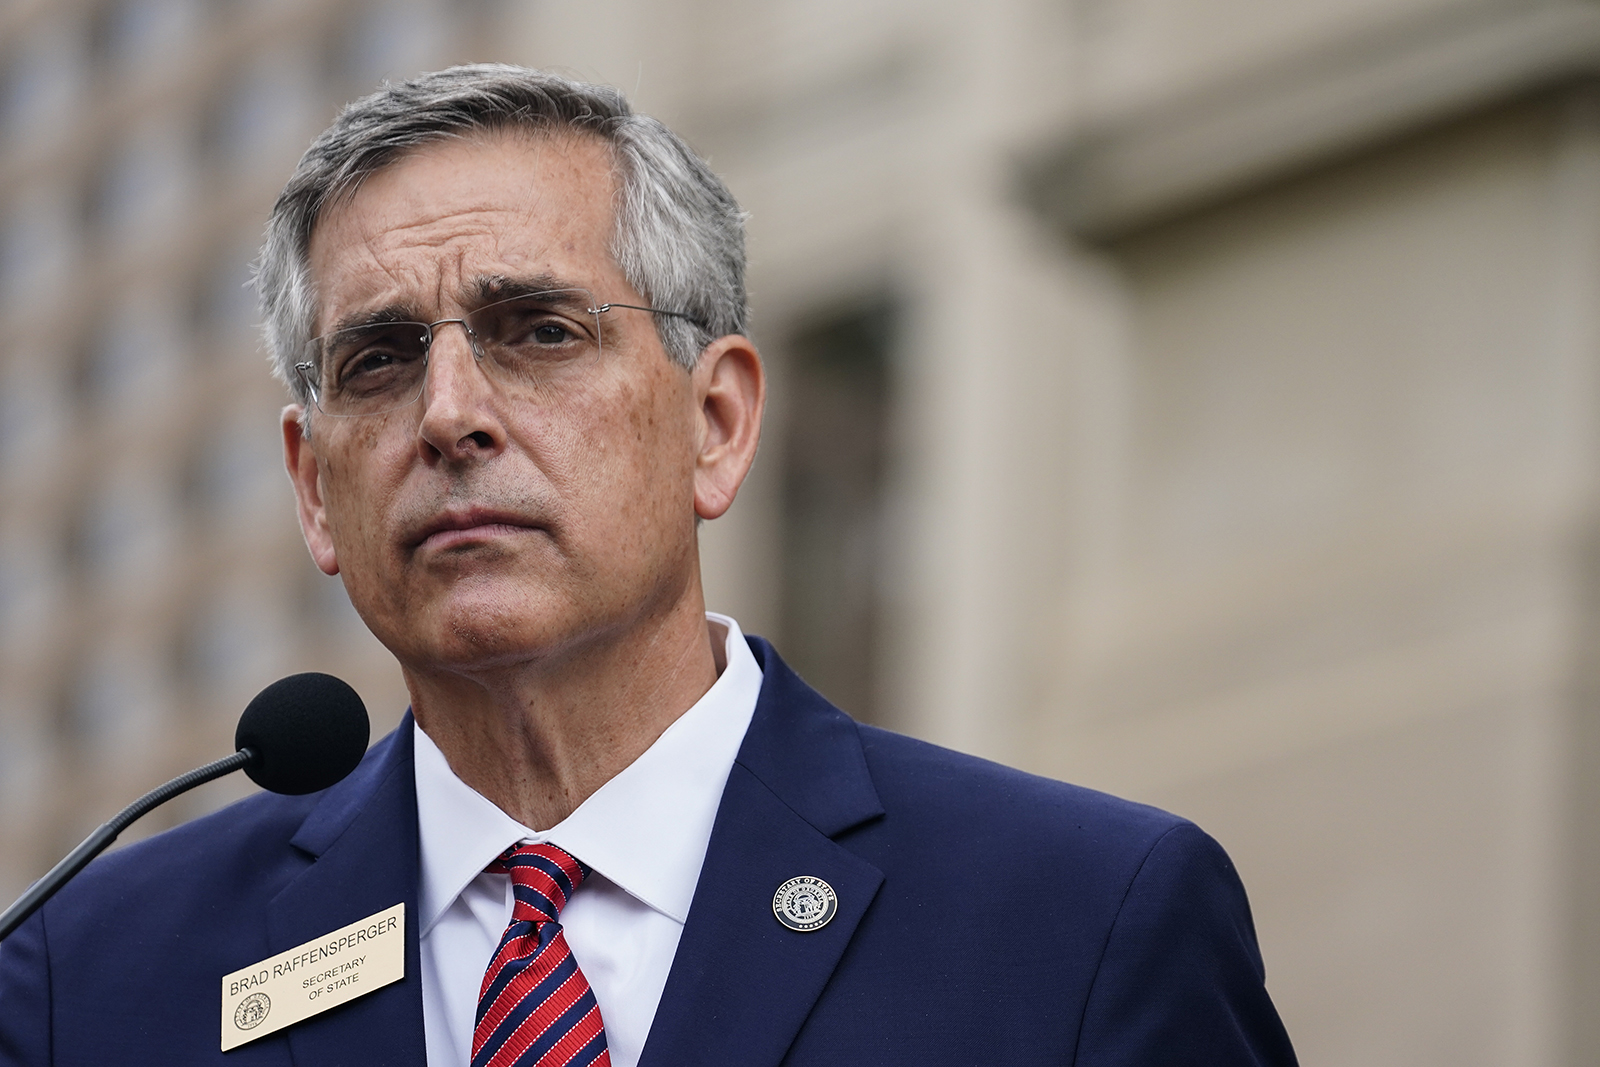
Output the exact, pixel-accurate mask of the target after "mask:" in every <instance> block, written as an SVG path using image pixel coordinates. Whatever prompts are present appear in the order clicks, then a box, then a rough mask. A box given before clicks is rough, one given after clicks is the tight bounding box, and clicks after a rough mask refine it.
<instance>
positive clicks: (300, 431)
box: [280, 404, 339, 574]
mask: <svg viewBox="0 0 1600 1067" xmlns="http://www.w3.org/2000/svg"><path fill="white" fill-rule="evenodd" d="M280 419H281V420H282V424H283V465H284V466H285V467H287V468H288V469H289V482H290V484H291V485H293V486H294V499H295V509H296V511H297V512H298V513H299V515H300V532H301V533H302V534H304V535H305V539H306V547H307V548H309V549H310V550H311V558H312V560H313V561H314V562H315V563H316V565H317V566H318V567H319V568H321V570H322V573H323V574H338V573H339V561H338V559H337V558H336V557H335V555H334V551H333V535H332V534H331V533H330V532H329V530H328V510H327V508H326V507H325V506H324V505H323V502H322V472H321V471H320V470H319V469H318V467H317V453H316V448H315V446H314V445H312V443H311V437H310V434H309V433H308V432H307V429H306V426H305V423H304V419H305V408H304V407H302V406H301V405H299V404H290V405H289V406H288V407H286V408H284V409H283V414H282V415H281V416H280Z"/></svg>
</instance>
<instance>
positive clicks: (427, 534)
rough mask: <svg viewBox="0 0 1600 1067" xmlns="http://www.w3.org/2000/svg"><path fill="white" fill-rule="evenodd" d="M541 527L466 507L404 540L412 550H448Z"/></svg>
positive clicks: (508, 514)
mask: <svg viewBox="0 0 1600 1067" xmlns="http://www.w3.org/2000/svg"><path fill="white" fill-rule="evenodd" d="M539 529H543V527H542V526H541V525H540V524H539V523H536V522H533V521H531V520H529V519H527V518H526V517H524V516H521V515H517V514H515V513H512V512H507V511H496V510H493V509H491V508H469V509H466V510H463V511H446V512H444V513H442V514H440V515H438V516H436V517H434V518H433V519H431V520H429V521H428V522H426V523H424V524H423V525H422V526H421V527H419V528H418V529H417V530H416V531H415V532H414V533H413V534H412V535H411V537H409V538H408V539H407V543H408V544H409V545H410V547H412V548H419V547H421V546H423V545H427V546H429V547H431V548H449V547H452V546H455V545H462V544H467V543H470V542H472V541H481V540H487V539H489V538H494V537H503V536H506V535H508V534H518V533H527V532H529V531H531V530H539Z"/></svg>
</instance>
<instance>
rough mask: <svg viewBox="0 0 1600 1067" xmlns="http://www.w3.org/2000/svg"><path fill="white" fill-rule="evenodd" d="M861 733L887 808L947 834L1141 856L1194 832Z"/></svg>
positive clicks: (866, 729) (969, 760)
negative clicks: (1061, 842)
mask: <svg viewBox="0 0 1600 1067" xmlns="http://www.w3.org/2000/svg"><path fill="white" fill-rule="evenodd" d="M857 729H858V730H859V732H860V736H861V747H862V750H863V752H864V753H865V755H866V759H867V766H868V768H869V769H870V771H871V774H872V780H873V784H874V786H875V787H876V788H877V790H878V795H879V797H880V798H881V799H882V801H883V805H884V809H885V811H886V812H888V813H890V814H891V815H892V814H893V813H895V812H896V811H899V812H919V813H921V815H920V818H921V819H924V820H926V821H928V822H929V823H930V824H937V825H939V826H941V827H942V828H943V829H944V832H947V833H949V832H954V833H957V834H960V835H961V836H977V835H982V836H986V837H994V836H995V835H998V836H999V837H1000V838H1002V839H1006V838H1012V837H1015V838H1018V839H1023V840H1027V841H1029V842H1031V843H1032V844H1031V845H1030V850H1037V848H1038V847H1039V845H1040V844H1041V843H1043V842H1047V841H1049V840H1052V839H1056V838H1068V839H1079V840H1083V841H1089V842H1094V843H1096V844H1098V845H1100V846H1103V847H1107V848H1119V849H1120V848H1127V849H1132V850H1134V851H1137V852H1140V853H1143V852H1147V851H1148V850H1149V849H1150V848H1152V847H1154V845H1155V843H1156V842H1157V841H1158V840H1160V839H1161V838H1162V837H1163V836H1165V835H1166V834H1168V833H1170V832H1171V831H1173V830H1176V829H1179V828H1188V829H1191V830H1192V829H1194V826H1193V824H1192V823H1190V822H1189V821H1188V820H1187V819H1183V818H1181V817H1179V816H1177V815H1173V814H1171V813H1170V812H1166V811H1163V810H1161V809H1160V808H1156V807H1152V806H1150V805H1148V804H1140V803H1136V802H1134V801H1131V800H1124V799H1122V798H1120V797H1115V796H1112V795H1111V794H1109V793H1102V792H1099V791H1098V790H1094V789H1086V788H1084V787H1083V786H1077V785H1072V784H1070V783H1067V782H1060V781H1056V780H1055V779H1052V778H1044V777H1041V776H1039V775H1036V774H1029V773H1028V772H1026V771H1020V770H1017V769H1016V768H1014V767H1007V766H1004V765H1003V764H999V763H994V762H992V761H990V760H986V759H982V758H979V757H977V756H970V755H966V754H965V753H961V752H955V751H952V750H951V749H947V748H941V747H940V746H938V745H934V744H930V743H928V742H926V741H919V740H916V739H915V738H911V737H906V736H904V735H902V734H897V733H893V732H891V731H889V730H883V729H880V728H878V727H874V726H867V725H864V724H859V725H858V726H857ZM1202 836H1203V835H1202Z"/></svg>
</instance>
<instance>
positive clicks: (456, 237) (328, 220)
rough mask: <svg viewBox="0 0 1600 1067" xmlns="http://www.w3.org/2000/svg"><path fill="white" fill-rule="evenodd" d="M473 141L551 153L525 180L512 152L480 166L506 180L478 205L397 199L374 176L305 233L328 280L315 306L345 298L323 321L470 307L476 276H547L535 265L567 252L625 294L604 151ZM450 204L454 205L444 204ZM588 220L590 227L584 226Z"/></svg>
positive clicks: (593, 144)
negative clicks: (373, 312)
mask: <svg viewBox="0 0 1600 1067" xmlns="http://www.w3.org/2000/svg"><path fill="white" fill-rule="evenodd" d="M472 139H473V140H481V141H482V142H487V143H489V144H490V146H492V145H493V142H496V141H498V142H500V143H501V144H505V145H506V146H507V147H508V148H509V147H511V144H512V142H514V141H517V140H522V141H523V143H524V144H529V143H532V144H535V145H538V146H539V147H553V148H555V149H556V151H555V152H552V153H547V154H543V155H542V160H541V162H540V164H539V165H537V166H536V167H534V168H533V169H532V170H527V169H525V167H526V164H525V162H524V161H523V160H522V159H519V158H517V156H516V155H515V153H513V154H511V155H508V156H502V157H499V158H498V159H495V158H493V157H491V158H490V159H489V160H488V162H487V164H485V165H487V166H488V168H489V170H490V171H491V172H493V171H495V170H499V171H500V172H501V177H502V179H509V180H502V181H500V182H499V183H498V184H497V185H495V186H494V187H493V188H490V189H488V190H486V191H484V192H483V194H482V195H477V194H476V193H474V192H473V191H470V188H462V187H459V186H458V187H457V188H456V189H455V190H454V191H453V194H452V193H446V194H445V195H444V196H443V198H442V200H441V199H440V198H436V197H435V196H434V193H435V192H436V191H437V188H436V187H435V188H428V187H426V186H424V187H423V188H422V189H414V188H408V187H407V185H406V184H405V183H404V181H402V182H400V183H399V184H385V183H383V182H382V181H381V178H382V177H383V173H382V172H379V174H376V175H374V176H373V180H370V181H369V182H367V183H364V184H363V186H362V188H361V189H360V190H359V191H358V192H357V193H356V194H355V195H354V196H353V197H352V198H351V199H350V200H348V201H345V202H344V203H342V204H340V205H338V207H337V208H335V209H334V210H333V211H331V212H329V213H328V214H327V215H325V216H324V218H323V220H322V224H321V225H318V226H317V227H316V231H315V232H314V233H313V234H312V243H313V245H318V244H320V245H321V246H322V247H321V249H319V250H316V251H320V252H321V253H322V255H321V256H319V257H317V258H319V259H321V260H322V263H321V266H323V267H324V268H325V271H319V272H317V273H325V274H326V275H331V278H329V279H327V280H326V281H324V282H323V284H319V285H318V287H317V288H318V289H323V288H324V287H326V291H325V292H322V293H318V294H316V295H317V296H318V297H323V296H332V295H334V291H335V290H338V291H339V294H340V295H341V296H343V297H344V298H345V300H344V301H341V304H342V305H343V306H339V307H336V308H333V309H332V310H333V311H334V312H336V313H338V314H340V315H341V316H342V315H346V314H348V313H350V312H352V311H360V310H362V306H363V305H367V306H371V305H373V304H375V303H388V304H391V305H394V304H399V305H406V304H410V303H412V302H413V301H417V302H421V301H422V300H424V299H426V298H427V297H431V306H429V307H418V309H417V313H418V314H419V315H422V314H423V313H424V312H426V313H427V314H428V315H429V317H431V316H432V314H433V312H436V311H439V312H441V313H444V312H443V311H441V309H451V308H454V307H456V306H457V305H463V306H464V305H465V304H467V303H468V302H469V299H471V298H478V296H479V294H478V292H477V291H476V290H481V288H482V286H481V285H474V282H475V281H476V280H477V279H481V278H483V277H484V276H486V275H503V276H507V277H509V278H512V279H519V278H528V277H536V276H539V275H545V276H549V275H550V274H551V272H550V271H549V270H548V269H547V267H546V266H545V264H544V262H543V261H545V260H547V259H549V258H550V257H551V256H552V255H553V256H554V259H555V260H556V261H557V262H560V261H562V260H565V259H567V258H570V256H571V255H572V254H574V253H579V254H580V255H588V254H590V253H592V254H594V255H595V256H598V257H599V259H600V261H601V262H604V263H605V264H606V266H607V267H608V268H609V269H610V270H611V271H615V272H616V273H617V274H618V275H619V277H618V278H617V279H613V281H617V280H620V281H622V282H623V283H624V284H625V283H626V279H625V277H622V276H621V275H622V272H621V268H620V264H618V263H617V261H616V258H615V252H614V241H613V237H614V233H615V226H616V216H617V212H616V203H615V195H616V190H617V187H618V184H619V183H618V181H617V173H616V159H615V154H614V152H613V150H612V149H611V147H610V146H609V145H607V144H605V143H604V142H603V141H601V140H599V139H590V138H586V137H571V138H567V137H562V138H546V137H526V138H524V136H523V135H521V134H520V133H519V134H512V135H505V134H500V135H492V136H485V137H483V138H481V139H480V138H472ZM460 148H461V142H460V141H451V142H445V143H441V144H439V145H437V146H425V147H423V148H421V149H418V150H417V151H416V152H414V153H407V154H406V156H405V157H402V158H401V159H399V160H396V161H394V162H393V163H392V164H391V165H390V167H387V168H384V169H385V171H389V172H390V173H391V174H392V172H393V170H394V169H404V168H405V167H406V166H407V165H408V163H411V162H417V159H416V157H418V156H424V155H431V154H435V153H438V154H441V155H449V154H451V153H453V152H456V151H459V149H460ZM597 155H598V159H597V158H596V156H597ZM480 158H481V157H480ZM596 162H599V163H600V167H599V168H598V169H597V168H596V167H595V165H594V164H595V163H596ZM425 165H426V164H425ZM424 190H425V191H424ZM574 190H576V191H577V192H578V194H579V203H576V204H572V205H566V204H565V202H564V198H565V197H567V196H569V195H571V193H572V191H574ZM507 194H509V195H507ZM451 195H456V196H461V197H462V199H460V200H457V201H455V202H451V199H450V197H451ZM552 201H555V202H556V203H555V206H554V207H553V206H552ZM557 208H565V210H557ZM597 216H598V217H597ZM591 219H594V220H595V221H597V222H598V225H597V226H591V225H589V221H590V220H591ZM541 224H542V225H541ZM330 245H331V247H330ZM557 273H560V274H566V273H568V272H567V271H565V270H562V271H559V272H557ZM602 280H603V279H602V278H600V277H599V276H596V277H594V278H588V277H587V276H586V277H584V278H573V279H572V280H570V281H568V280H564V285H565V286H566V287H573V286H577V287H583V288H590V289H592V288H594V287H595V285H596V284H597V283H600V282H602ZM425 294H427V296H426V297H425ZM317 304H318V305H320V306H318V307H317V309H316V311H317V315H316V321H317V322H319V323H320V322H321V320H322V319H323V317H324V315H323V311H324V310H325V309H327V304H326V303H325V302H324V301H323V300H321V299H319V300H318V301H317Z"/></svg>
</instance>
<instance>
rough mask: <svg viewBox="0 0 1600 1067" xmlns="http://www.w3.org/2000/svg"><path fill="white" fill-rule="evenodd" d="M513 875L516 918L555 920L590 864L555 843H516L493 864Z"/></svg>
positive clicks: (495, 867) (514, 918)
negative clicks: (584, 862) (582, 862)
mask: <svg viewBox="0 0 1600 1067" xmlns="http://www.w3.org/2000/svg"><path fill="white" fill-rule="evenodd" d="M488 869H489V870H491V871H503V872H505V873H506V874H509V875H510V876H511V894H512V898H513V901H514V903H513V904H512V908H511V919H512V921H513V922H535V923H544V922H555V921H556V917H557V916H559V915H560V914H561V909H562V908H564V907H566V905H567V901H568V900H569V899H571V897H572V893H573V891H574V890H575V889H577V888H578V886H580V885H582V884H583V879H584V877H585V876H586V875H587V874H588V873H589V868H588V867H586V866H584V865H583V864H581V863H579V862H578V861H577V859H575V858H574V857H573V856H572V854H571V853H569V852H567V851H566V850H565V849H561V848H557V847H556V846H555V845H550V844H542V845H513V846H512V847H510V848H508V849H506V850H505V851H504V852H502V853H500V855H499V857H498V858H496V859H495V861H494V862H493V863H491V864H489V867H488Z"/></svg>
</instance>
